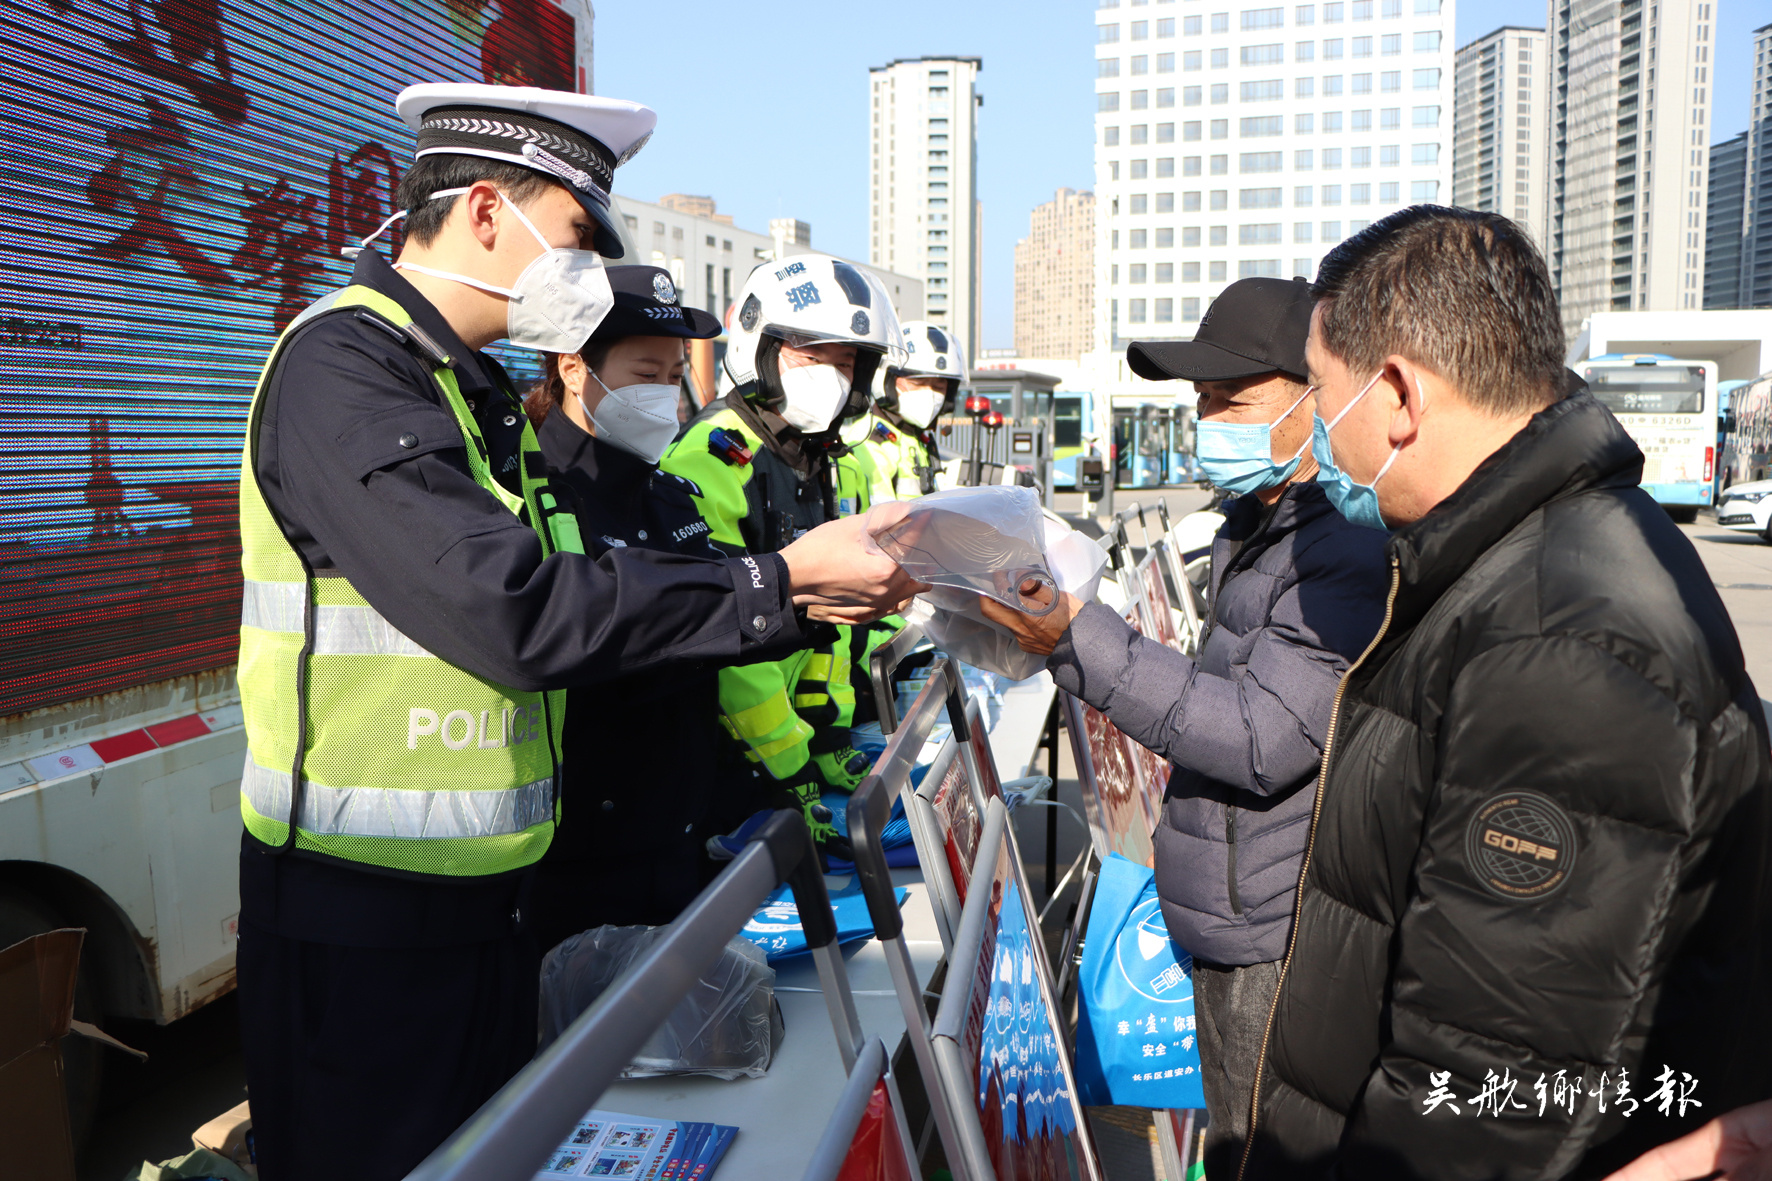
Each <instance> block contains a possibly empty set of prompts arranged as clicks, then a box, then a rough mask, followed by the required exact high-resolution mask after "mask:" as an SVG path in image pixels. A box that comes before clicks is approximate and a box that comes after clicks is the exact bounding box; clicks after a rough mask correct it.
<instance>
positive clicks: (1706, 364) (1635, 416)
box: [1580, 353, 1717, 523]
mask: <svg viewBox="0 0 1772 1181" xmlns="http://www.w3.org/2000/svg"><path fill="white" fill-rule="evenodd" d="M1580 372H1581V376H1582V377H1583V378H1584V379H1586V381H1587V384H1588V388H1589V389H1591V390H1592V391H1593V393H1594V396H1595V397H1597V398H1598V399H1599V400H1600V401H1601V402H1603V403H1604V404H1605V405H1606V407H1607V408H1608V409H1610V410H1611V411H1612V413H1613V414H1614V415H1616V416H1617V418H1618V421H1619V424H1620V425H1621V426H1623V427H1624V429H1625V433H1626V434H1628V435H1630V437H1631V438H1632V439H1633V440H1635V442H1636V444H1637V446H1638V447H1640V448H1642V451H1643V490H1644V491H1645V492H1647V493H1649V495H1650V496H1652V497H1654V498H1655V503H1657V504H1659V505H1661V506H1662V507H1663V508H1665V509H1667V511H1668V513H1669V514H1670V515H1671V516H1672V517H1673V518H1674V520H1676V521H1680V522H1682V523H1684V522H1690V521H1695V520H1697V519H1698V510H1699V508H1700V507H1702V506H1704V505H1708V504H1710V503H1711V479H1712V476H1713V475H1714V474H1715V471H1716V463H1717V411H1716V405H1717V366H1716V362H1714V361H1682V360H1677V359H1675V358H1673V357H1667V356H1663V355H1661V354H1659V353H1646V354H1628V353H1607V354H1606V355H1604V356H1600V357H1594V358H1592V359H1590V360H1587V361H1583V362H1581V369H1580Z"/></svg>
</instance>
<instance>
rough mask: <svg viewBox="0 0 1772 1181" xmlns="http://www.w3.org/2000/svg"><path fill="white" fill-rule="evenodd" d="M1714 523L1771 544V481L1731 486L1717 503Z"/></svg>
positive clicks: (1757, 481)
mask: <svg viewBox="0 0 1772 1181" xmlns="http://www.w3.org/2000/svg"><path fill="white" fill-rule="evenodd" d="M1717 524H1719V525H1721V526H1722V527H1723V528H1725V529H1735V530H1738V531H1740V532H1742V533H1758V534H1759V535H1760V536H1761V537H1764V538H1765V539H1766V540H1767V541H1772V531H1769V530H1772V480H1755V481H1753V482H1752V483H1750V484H1733V485H1731V486H1730V487H1728V488H1725V489H1723V498H1722V499H1721V500H1720V501H1718V502H1717Z"/></svg>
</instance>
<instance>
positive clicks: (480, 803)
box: [240, 753, 554, 840]
mask: <svg viewBox="0 0 1772 1181" xmlns="http://www.w3.org/2000/svg"><path fill="white" fill-rule="evenodd" d="M289 782H290V780H289V772H287V771H270V770H267V769H265V768H264V767H261V766H259V765H258V764H257V763H255V762H253V761H252V755H251V754H250V753H249V754H247V756H246V767H245V769H244V770H243V771H242V772H241V773H240V791H241V793H242V794H243V795H244V796H245V797H246V802H247V803H249V804H251V805H252V810H253V811H254V812H257V813H258V814H259V815H260V816H265V817H268V818H270V819H272V820H275V821H278V822H279V823H288V816H289ZM553 798H554V781H553V780H552V779H551V778H550V779H538V780H536V781H535V782H534V783H525V784H524V785H523V786H522V787H513V788H506V789H504V790H502V791H416V790H409V789H405V788H387V787H322V786H320V785H319V784H317V783H314V782H312V781H311V780H310V781H308V782H306V783H304V784H303V785H302V797H301V815H300V816H298V817H297V818H296V827H297V828H299V829H301V830H302V831H303V832H309V833H313V834H315V835H317V836H351V837H396V838H400V839H403V840H438V839H441V838H446V837H490V836H505V835H508V834H510V833H518V832H522V831H523V830H524V829H527V828H533V827H534V826H535V825H537V824H542V823H544V822H546V821H549V820H552V819H553V818H554V804H553Z"/></svg>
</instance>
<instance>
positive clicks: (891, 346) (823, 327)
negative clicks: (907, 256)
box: [723, 254, 903, 434]
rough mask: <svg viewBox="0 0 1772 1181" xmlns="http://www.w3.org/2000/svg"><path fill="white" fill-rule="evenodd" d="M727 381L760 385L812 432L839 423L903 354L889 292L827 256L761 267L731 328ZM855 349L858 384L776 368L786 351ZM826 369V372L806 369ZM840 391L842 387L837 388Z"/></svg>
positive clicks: (794, 422) (767, 400) (791, 419)
mask: <svg viewBox="0 0 1772 1181" xmlns="http://www.w3.org/2000/svg"><path fill="white" fill-rule="evenodd" d="M728 332H729V336H728V343H727V346H726V359H725V362H724V364H723V369H724V371H725V376H726V379H727V381H728V382H729V383H730V384H731V386H734V387H736V386H742V385H745V384H746V383H755V390H756V392H755V397H756V398H757V400H759V401H761V402H762V403H763V404H765V405H767V406H769V407H771V408H772V409H775V410H777V412H779V413H780V414H781V415H782V417H783V418H784V419H786V420H787V421H788V423H789V424H790V425H791V426H793V427H795V428H796V429H798V430H800V431H802V432H803V433H806V434H816V433H818V432H820V431H824V430H827V429H830V428H831V427H832V426H834V425H835V423H836V421H837V420H838V418H840V417H841V416H842V415H843V413H844V412H845V410H846V409H848V408H849V403H850V402H851V401H852V391H865V390H867V389H868V388H869V386H870V385H871V384H872V382H873V377H874V372H875V370H876V368H877V367H878V366H879V364H880V361H881V359H882V357H885V356H886V355H887V354H889V353H890V354H892V357H893V359H894V360H896V359H898V358H899V357H901V356H902V349H903V346H902V344H901V343H900V342H901V332H900V329H899V324H898V315H897V313H896V312H894V311H893V309H892V300H891V298H890V297H889V296H888V295H887V294H886V289H885V287H884V286H883V285H882V284H881V283H880V281H879V280H878V279H876V278H874V277H873V276H872V275H870V274H869V273H868V272H866V271H864V270H862V269H861V268H860V267H858V266H855V265H854V264H853V263H847V262H844V261H843V260H841V259H837V258H832V257H831V256H830V255H828V254H796V255H792V256H790V257H788V258H785V259H781V260H779V261H776V262H766V263H762V264H760V265H759V266H758V267H757V268H756V269H755V270H753V271H752V272H751V275H750V278H748V279H747V280H745V285H744V288H743V289H742V290H741V291H740V292H739V295H738V299H737V301H736V304H735V306H734V308H733V312H732V323H731V324H730V325H728ZM817 344H848V345H854V346H855V349H856V353H855V373H854V376H853V378H852V379H850V380H848V381H843V382H840V383H833V382H832V380H831V378H830V377H829V376H828V375H826V374H823V373H806V374H800V373H798V371H796V370H789V371H788V372H789V374H792V375H793V376H790V377H788V379H787V380H786V381H784V380H783V378H784V374H783V372H782V370H781V368H780V365H779V364H778V359H779V357H780V354H781V348H782V346H783V345H788V346H792V347H796V348H805V347H807V346H810V345H817ZM808 368H810V369H814V370H822V369H824V368H826V367H824V366H811V367H808ZM839 386H840V388H839Z"/></svg>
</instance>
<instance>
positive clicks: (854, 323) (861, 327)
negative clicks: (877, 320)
mask: <svg viewBox="0 0 1772 1181" xmlns="http://www.w3.org/2000/svg"><path fill="white" fill-rule="evenodd" d="M849 330H850V331H851V332H853V333H855V335H857V336H866V335H867V334H868V314H867V313H866V312H857V313H855V315H853V316H851V317H849Z"/></svg>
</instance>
